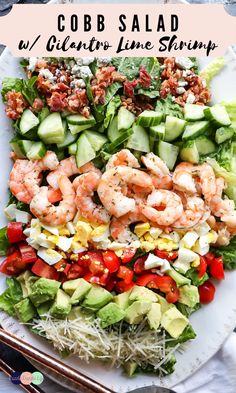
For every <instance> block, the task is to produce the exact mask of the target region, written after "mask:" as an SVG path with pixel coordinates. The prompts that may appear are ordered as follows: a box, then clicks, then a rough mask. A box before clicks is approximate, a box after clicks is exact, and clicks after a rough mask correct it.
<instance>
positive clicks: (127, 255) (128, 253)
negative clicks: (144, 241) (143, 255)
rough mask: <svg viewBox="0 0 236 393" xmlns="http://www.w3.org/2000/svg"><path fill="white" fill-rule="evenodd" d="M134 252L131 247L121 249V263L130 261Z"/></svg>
mask: <svg viewBox="0 0 236 393" xmlns="http://www.w3.org/2000/svg"><path fill="white" fill-rule="evenodd" d="M135 254H136V249H135V248H133V247H130V248H125V249H124V250H123V253H122V256H121V260H122V263H128V262H130V261H131V259H132V258H133V257H134V256H135Z"/></svg>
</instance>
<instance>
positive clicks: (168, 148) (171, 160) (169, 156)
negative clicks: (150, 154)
mask: <svg viewBox="0 0 236 393" xmlns="http://www.w3.org/2000/svg"><path fill="white" fill-rule="evenodd" d="M155 153H156V154H157V155H158V156H159V157H160V158H161V159H162V160H163V161H164V162H165V163H166V165H167V166H168V168H169V169H170V170H172V169H173V168H174V166H175V163H176V160H177V157H178V153H179V148H178V146H175V145H172V144H171V143H168V142H164V141H160V142H158V143H157V146H156V149H155Z"/></svg>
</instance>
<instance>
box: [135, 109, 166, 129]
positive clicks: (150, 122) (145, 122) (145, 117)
mask: <svg viewBox="0 0 236 393" xmlns="http://www.w3.org/2000/svg"><path fill="white" fill-rule="evenodd" d="M161 121H162V112H159V111H147V110H146V111H144V112H142V113H140V115H139V116H138V118H137V124H138V125H140V126H143V127H152V126H157V125H158V124H160V122H161Z"/></svg>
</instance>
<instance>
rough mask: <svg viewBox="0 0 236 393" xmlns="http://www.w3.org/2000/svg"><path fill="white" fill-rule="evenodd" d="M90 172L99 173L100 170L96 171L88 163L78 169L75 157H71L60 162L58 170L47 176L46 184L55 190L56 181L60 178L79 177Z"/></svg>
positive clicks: (56, 186) (91, 164)
mask: <svg viewBox="0 0 236 393" xmlns="http://www.w3.org/2000/svg"><path fill="white" fill-rule="evenodd" d="M90 171H93V172H97V173H100V170H99V169H97V168H96V167H95V166H94V164H93V163H92V162H88V163H87V164H85V165H83V166H81V167H80V168H78V167H77V165H76V161H75V157H74V156H71V157H68V158H65V159H64V160H62V161H60V163H59V166H58V168H57V169H56V170H55V171H52V172H50V173H49V174H48V175H47V182H48V184H50V186H51V187H52V188H54V189H57V188H59V187H58V179H59V178H60V176H67V177H71V176H73V175H80V174H82V173H86V172H90Z"/></svg>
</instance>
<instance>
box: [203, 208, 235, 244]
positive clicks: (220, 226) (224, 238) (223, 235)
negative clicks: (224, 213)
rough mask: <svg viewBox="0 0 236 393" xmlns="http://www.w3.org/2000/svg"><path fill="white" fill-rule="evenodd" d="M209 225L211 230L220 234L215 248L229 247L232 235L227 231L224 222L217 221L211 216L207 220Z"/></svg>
mask: <svg viewBox="0 0 236 393" xmlns="http://www.w3.org/2000/svg"><path fill="white" fill-rule="evenodd" d="M207 223H208V224H209V225H210V227H211V229H213V230H214V231H215V232H217V234H218V238H217V241H216V243H214V245H215V246H217V247H218V246H227V245H228V244H229V242H230V238H231V233H230V231H229V230H228V229H227V225H226V223H224V222H220V221H216V219H215V217H214V216H210V217H209V218H208V220H207Z"/></svg>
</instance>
